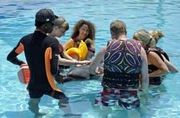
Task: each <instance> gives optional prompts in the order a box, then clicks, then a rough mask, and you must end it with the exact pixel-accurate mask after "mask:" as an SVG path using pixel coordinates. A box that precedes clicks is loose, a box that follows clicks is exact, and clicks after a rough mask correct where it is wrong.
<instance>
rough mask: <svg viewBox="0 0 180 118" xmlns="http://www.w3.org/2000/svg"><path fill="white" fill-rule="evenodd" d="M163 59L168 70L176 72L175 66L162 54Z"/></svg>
mask: <svg viewBox="0 0 180 118" xmlns="http://www.w3.org/2000/svg"><path fill="white" fill-rule="evenodd" d="M162 56H163V55H162ZM163 59H164V63H165V64H166V66H167V67H168V69H169V71H170V72H172V73H176V72H178V70H177V68H176V67H175V66H174V65H173V64H172V63H171V62H170V61H168V60H167V59H166V58H165V57H164V56H163Z"/></svg>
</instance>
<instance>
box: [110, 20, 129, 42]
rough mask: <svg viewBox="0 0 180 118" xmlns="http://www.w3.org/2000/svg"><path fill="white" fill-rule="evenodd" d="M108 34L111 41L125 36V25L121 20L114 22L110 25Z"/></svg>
mask: <svg viewBox="0 0 180 118" xmlns="http://www.w3.org/2000/svg"><path fill="white" fill-rule="evenodd" d="M110 32H111V38H112V39H118V37H119V36H120V35H126V34H127V31H126V24H125V23H124V22H123V21H121V20H114V21H112V22H111V24H110Z"/></svg>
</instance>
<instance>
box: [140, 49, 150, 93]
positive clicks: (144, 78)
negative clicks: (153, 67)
mask: <svg viewBox="0 0 180 118" xmlns="http://www.w3.org/2000/svg"><path fill="white" fill-rule="evenodd" d="M141 59H142V67H141V75H142V78H141V89H142V90H143V91H144V92H147V90H148V86H149V76H148V63H147V55H146V52H145V50H144V49H143V48H141Z"/></svg>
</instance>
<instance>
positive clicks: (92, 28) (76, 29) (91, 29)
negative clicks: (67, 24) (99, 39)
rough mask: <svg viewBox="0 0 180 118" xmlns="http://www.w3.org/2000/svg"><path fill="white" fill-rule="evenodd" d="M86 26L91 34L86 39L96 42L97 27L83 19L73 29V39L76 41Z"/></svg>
mask: <svg viewBox="0 0 180 118" xmlns="http://www.w3.org/2000/svg"><path fill="white" fill-rule="evenodd" d="M84 24H85V25H87V26H88V29H89V34H88V35H87V37H86V38H85V39H87V38H90V39H91V40H93V41H94V40H95V26H94V24H93V23H91V22H90V21H87V20H83V19H81V20H79V21H78V22H77V23H76V24H75V26H74V28H73V33H72V35H71V38H72V39H75V38H76V37H77V36H78V35H79V29H80V28H81V27H82V26H83V25H84Z"/></svg>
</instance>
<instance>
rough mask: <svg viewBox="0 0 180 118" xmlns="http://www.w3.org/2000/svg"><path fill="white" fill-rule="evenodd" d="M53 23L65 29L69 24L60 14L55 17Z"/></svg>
mask: <svg viewBox="0 0 180 118" xmlns="http://www.w3.org/2000/svg"><path fill="white" fill-rule="evenodd" d="M53 23H54V26H58V27H60V28H61V27H62V28H64V29H65V30H66V31H67V30H68V29H69V24H68V22H66V20H65V18H64V17H62V16H60V17H58V18H56V19H55V20H54V22H53Z"/></svg>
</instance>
